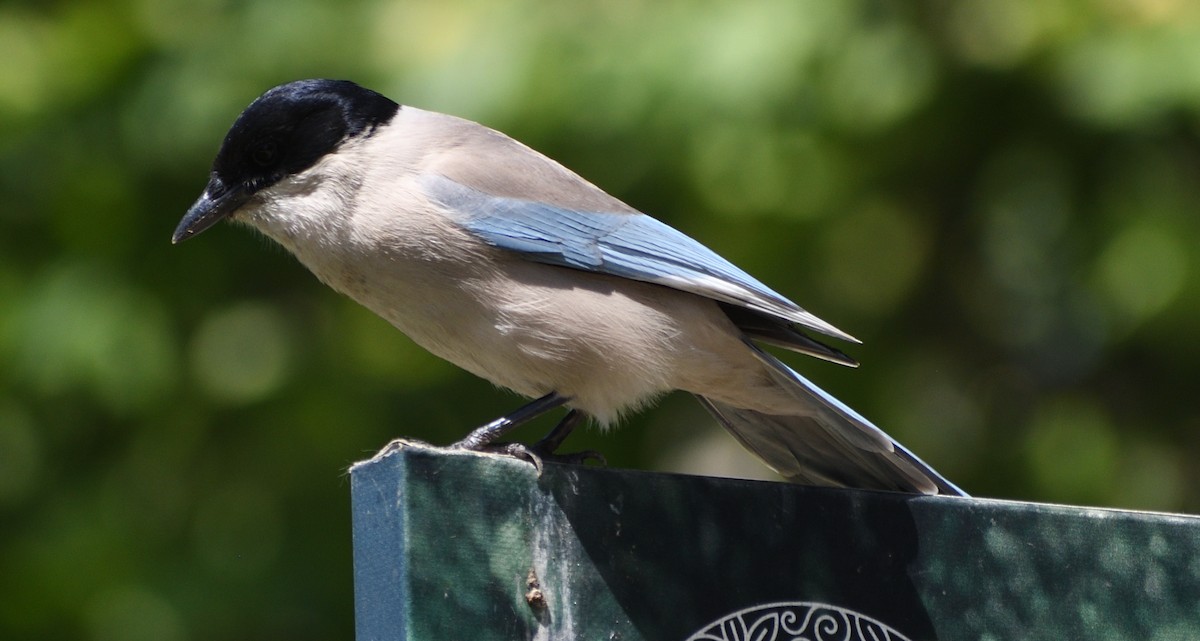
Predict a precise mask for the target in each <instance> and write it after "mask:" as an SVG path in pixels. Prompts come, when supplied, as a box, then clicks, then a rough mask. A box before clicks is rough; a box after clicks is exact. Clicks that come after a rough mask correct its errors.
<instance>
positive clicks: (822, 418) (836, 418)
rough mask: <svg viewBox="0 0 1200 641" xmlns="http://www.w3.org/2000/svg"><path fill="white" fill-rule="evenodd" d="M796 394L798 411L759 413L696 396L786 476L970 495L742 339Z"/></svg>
mask: <svg viewBox="0 0 1200 641" xmlns="http://www.w3.org/2000/svg"><path fill="white" fill-rule="evenodd" d="M747 345H749V347H750V349H752V350H754V352H755V355H756V356H758V358H759V360H761V361H762V362H763V364H764V365H766V366H767V367H768V368H769V370H770V371H771V375H772V377H773V378H775V380H776V382H777V383H779V385H780V386H781V387H782V388H783V389H786V390H788V391H789V392H791V393H792V394H793V395H794V396H795V397H796V400H797V410H798V411H797V413H796V414H795V415H785V416H780V415H773V414H764V413H762V412H757V411H754V410H748V409H742V408H738V407H733V406H731V405H728V404H725V403H722V402H719V401H715V400H713V399H710V398H705V397H703V396H697V397H696V398H698V399H699V400H700V403H701V405H703V406H704V407H705V409H707V410H708V411H709V412H710V413H712V415H713V416H715V417H716V418H717V420H718V421H720V423H721V424H722V425H724V426H725V428H726V429H728V430H729V431H730V433H732V434H733V435H734V437H735V438H737V439H738V441H739V442H740V443H741V444H742V445H743V446H745V447H746V449H748V450H750V451H751V452H753V453H754V454H756V455H757V456H758V457H759V458H761V459H763V460H764V461H765V462H766V463H767V464H768V465H770V466H771V467H772V468H774V469H775V470H776V471H777V472H779V473H780V474H781V475H783V476H784V477H785V478H787V479H788V480H791V481H795V482H799V483H811V484H816V485H834V486H846V487H857V488H871V489H882V490H898V491H905V492H920V493H923V494H949V495H953V496H967V493H966V492H964V491H963V490H962V489H961V488H959V487H958V486H957V485H955V484H953V483H951V482H950V481H949V480H947V479H946V478H945V477H943V476H942V475H941V474H938V473H937V471H935V470H934V469H933V468H932V467H930V466H929V465H928V464H926V463H925V462H924V461H922V460H921V459H920V458H918V457H917V456H916V455H915V454H913V453H912V452H911V451H909V450H908V449H907V448H905V447H904V446H903V445H901V444H900V443H897V442H896V441H895V440H894V439H892V438H891V437H890V436H888V435H887V434H886V433H884V432H883V430H881V429H879V428H878V427H876V426H875V425H874V424H872V423H871V422H870V421H868V420H867V419H865V418H863V417H862V416H861V415H859V414H858V412H855V411H854V410H852V409H850V408H849V407H847V406H846V405H845V404H843V403H842V402H841V401H839V400H837V399H836V398H834V397H833V396H831V395H830V394H829V393H827V392H825V391H824V390H822V389H821V388H819V387H817V386H816V385H814V384H813V383H811V382H810V381H809V380H808V379H806V378H804V377H803V376H801V375H800V374H798V373H796V372H795V371H793V370H792V369H791V368H789V367H788V366H787V365H784V364H783V363H782V362H780V361H779V359H777V358H775V357H774V356H771V355H770V354H767V353H766V352H764V351H762V350H761V349H759V348H758V347H757V346H756V345H754V344H753V343H750V342H749V341H747Z"/></svg>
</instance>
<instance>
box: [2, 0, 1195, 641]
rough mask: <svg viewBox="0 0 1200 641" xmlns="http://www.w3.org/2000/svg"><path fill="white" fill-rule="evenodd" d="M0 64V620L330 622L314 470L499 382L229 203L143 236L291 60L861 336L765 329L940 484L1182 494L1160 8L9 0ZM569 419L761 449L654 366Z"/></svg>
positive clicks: (1191, 415)
mask: <svg viewBox="0 0 1200 641" xmlns="http://www.w3.org/2000/svg"><path fill="white" fill-rule="evenodd" d="M0 60H4V61H5V64H4V65H0V595H2V596H3V597H4V598H0V637H4V638H10V637H11V638H25V639H38V638H45V639H52V638H54V639H57V638H83V639H98V640H106V641H107V640H114V641H115V640H124V639H141V638H155V639H196V638H220V639H237V638H289V639H309V638H311V639H317V638H330V637H333V638H345V637H348V636H349V635H350V633H351V632H350V631H351V629H352V628H351V612H352V610H351V586H350V578H351V577H350V551H349V520H348V497H347V494H348V487H347V484H346V483H345V480H344V478H343V473H344V470H345V468H346V466H347V465H348V464H349V463H350V462H352V461H354V460H356V459H359V458H362V457H364V456H366V455H368V454H370V453H371V452H373V451H374V450H375V449H376V448H377V447H379V446H381V445H382V444H383V443H385V442H386V441H387V440H388V439H389V438H392V437H394V436H399V435H406V436H412V437H417V438H423V439H428V440H432V441H435V442H446V441H450V440H452V439H454V438H457V437H458V436H460V435H461V434H463V433H464V432H465V431H466V430H467V429H468V428H469V427H471V426H474V425H476V424H478V423H480V422H482V421H484V420H486V419H490V418H492V417H494V416H496V415H498V414H500V413H502V412H504V411H506V410H508V409H511V408H512V407H514V406H515V405H516V403H517V402H518V399H516V398H515V397H513V396H512V395H510V394H507V393H504V392H500V391H496V390H493V389H492V388H491V387H490V386H489V385H488V384H486V383H484V382H481V381H477V380H474V379H472V378H471V377H469V376H468V375H466V374H463V373H461V372H458V371H457V370H455V369H454V368H453V367H451V366H448V365H446V364H444V363H441V362H440V361H438V360H437V359H435V358H433V357H431V356H429V355H427V354H425V353H424V352H422V351H420V350H419V349H418V348H416V347H415V346H413V345H412V344H411V343H410V342H408V341H407V339H405V338H404V337H403V336H401V335H400V334H398V333H397V332H395V331H393V330H392V329H391V328H390V327H388V326H387V325H386V324H385V323H384V322H383V321H380V320H379V319H377V318H374V317H373V316H371V315H370V314H369V313H368V312H366V311H365V310H361V309H359V308H357V307H356V306H355V305H353V304H352V303H350V302H348V301H346V300H343V299H341V298H339V297H338V296H337V295H336V294H333V293H332V292H329V291H328V290H326V289H325V288H324V287H322V286H321V285H320V284H319V283H317V282H316V280H315V279H313V278H312V277H311V276H309V275H308V274H307V273H305V272H304V270H303V269H302V268H301V267H299V266H298V265H297V264H296V263H295V262H294V261H293V260H292V259H291V258H289V257H288V256H286V254H284V253H283V252H282V251H281V250H278V249H277V248H274V247H272V246H271V245H269V244H268V243H267V242H265V241H264V240H262V239H261V238H258V237H255V236H254V235H252V234H250V233H248V232H246V231H245V230H238V229H234V228H232V227H231V226H223V227H220V228H218V229H216V230H214V231H212V232H210V233H211V235H207V234H206V235H205V237H204V238H203V239H202V240H197V241H192V242H189V243H187V244H185V245H183V246H180V247H171V246H170V245H169V243H168V238H169V235H170V232H171V230H172V228H173V226H174V224H175V223H176V221H177V220H178V218H179V216H180V215H182V213H183V211H184V210H185V209H186V207H187V206H188V205H189V204H190V202H191V199H192V198H194V197H195V196H196V195H197V194H198V191H199V189H200V188H201V187H202V186H203V184H204V182H205V176H206V172H207V167H208V163H209V162H210V161H211V156H212V154H213V153H214V152H215V150H216V148H217V146H218V144H219V142H220V140H221V137H222V136H223V135H224V133H225V130H226V128H227V127H228V125H229V124H230V123H231V122H232V120H233V118H234V117H235V116H236V115H237V113H238V112H239V111H240V109H241V108H242V107H244V106H245V104H246V103H248V102H249V101H250V100H251V99H253V98H254V97H255V96H257V95H258V94H259V93H261V92H262V91H263V90H265V89H267V88H268V87H270V86H273V85H275V84H278V83H280V82H285V81H288V80H293V79H296V78H301V77H315V76H332V77H346V78H351V79H354V80H357V81H359V82H361V83H363V84H366V85H369V86H372V87H374V88H377V89H379V90H381V91H383V92H385V93H387V94H389V95H391V96H392V97H394V98H396V99H398V100H400V101H401V102H405V103H408V104H413V105H417V106H420V107H424V108H429V109H435V110H441V111H448V112H451V113H455V114H458V115H462V116H465V117H470V118H474V119H477V120H480V121H482V122H484V123H486V124H489V125H492V126H494V127H497V128H499V129H502V130H504V131H507V132H508V133H511V134H513V135H514V136H516V137H517V138H519V139H522V140H524V141H525V142H527V143H529V144H531V145H532V146H533V147H535V148H537V149H539V150H541V151H544V152H546V153H547V154H549V155H551V156H552V157H555V158H557V159H559V160H561V161H562V162H564V164H566V165H567V166H569V167H572V168H574V169H576V170H577V171H579V172H580V173H582V174H583V175H584V176H585V177H587V178H588V179H590V180H592V181H593V182H596V183H597V184H599V185H601V186H602V187H604V188H606V189H607V190H609V191H611V192H613V193H614V194H616V195H617V196H619V197H621V198H623V199H625V200H627V201H628V202H630V203H631V204H633V205H635V206H637V207H639V208H640V209H642V210H644V211H646V212H648V213H651V214H653V215H656V216H658V217H660V218H662V219H664V220H666V221H667V222H669V223H671V224H673V225H675V226H677V227H679V228H680V229H682V230H684V231H686V232H687V233H689V234H691V235H693V236H694V237H696V238H698V239H700V240H701V241H703V242H705V243H707V244H709V245H710V246H712V247H713V248H714V249H716V250H718V251H719V252H721V253H722V254H724V255H726V256H727V257H729V258H730V259H731V260H733V261H734V262H736V263H738V264H740V265H742V266H744V267H745V268H747V269H748V270H749V271H751V272H753V273H755V274H756V275H758V276H759V277H760V278H762V279H763V280H764V281H765V282H767V283H769V284H771V285H772V286H774V287H775V288H777V289H779V290H780V291H782V292H784V293H786V294H788V295H791V296H793V297H794V298H795V299H796V300H798V301H799V302H800V303H801V304H802V305H804V306H805V307H807V308H808V309H811V310H812V311H814V312H815V313H817V314H818V315H820V316H822V317H824V318H826V319H827V320H830V321H831V322H833V323H835V324H837V325H838V326H840V327H842V328H844V329H846V330H847V331H850V332H851V333H853V334H855V335H857V336H859V337H860V338H862V339H864V340H865V341H866V344H865V345H863V346H861V347H856V348H855V349H853V350H851V351H853V352H854V355H855V356H856V357H858V358H859V359H860V360H861V361H862V362H863V366H862V368H860V369H859V370H854V371H851V370H844V369H838V368H834V367H831V366H827V365H824V364H821V363H813V362H804V361H803V359H792V360H791V362H794V363H796V364H797V366H799V367H801V368H802V370H803V371H804V372H805V373H806V374H807V375H809V376H810V377H811V378H813V379H814V380H816V381H819V382H820V383H821V384H822V385H825V386H827V387H828V388H829V389H830V390H831V391H834V392H835V393H836V394H838V395H839V396H840V397H842V398H843V399H844V400H846V401H847V402H848V403H849V404H851V405H853V406H855V407H856V408H858V409H859V410H861V411H862V412H863V413H864V414H866V415H867V416H870V417H872V418H873V419H875V420H876V421H877V422H878V423H879V424H880V425H882V426H884V427H885V428H886V429H888V430H889V431H891V432H892V433H893V434H895V435H896V436H897V437H898V438H900V439H901V440H903V441H905V442H906V443H908V444H909V445H910V446H912V447H913V448H914V449H915V450H917V451H918V452H920V453H921V454H922V455H923V456H925V457H926V458H927V459H928V460H929V461H930V462H931V463H933V464H934V465H935V466H936V467H938V468H939V469H941V470H943V471H944V472H946V473H947V474H949V475H951V476H952V477H953V478H954V479H955V480H956V481H958V482H960V483H961V484H962V485H963V486H964V487H966V488H968V489H969V490H971V491H974V492H976V493H978V494H982V495H990V496H1003V497H1011V498H1020V499H1027V500H1053V501H1066V502H1084V503H1091V504H1098V505H1110V506H1119V507H1132V508H1149V509H1161V510H1185V511H1196V510H1198V509H1200V491H1197V490H1196V489H1195V488H1196V487H1198V486H1197V484H1196V480H1197V477H1198V476H1200V474H1198V468H1197V467H1196V466H1195V465H1194V464H1192V463H1191V461H1193V460H1194V459H1196V458H1197V452H1198V450H1200V436H1198V434H1200V429H1198V428H1200V414H1198V413H1197V411H1196V410H1195V409H1194V407H1193V406H1192V404H1191V402H1190V401H1191V398H1192V396H1194V393H1195V392H1194V387H1195V383H1194V373H1195V370H1196V365H1197V363H1198V362H1200V342H1198V341H1196V340H1193V338H1192V334H1193V333H1194V332H1195V328H1196V327H1197V326H1200V264H1198V258H1197V256H1198V253H1197V251H1196V247H1197V246H1200V222H1198V220H1200V219H1198V218H1197V216H1196V213H1195V212H1196V211H1197V210H1198V207H1200V188H1198V187H1197V184H1200V183H1198V182H1197V178H1196V177H1197V175H1198V171H1200V146H1198V144H1197V143H1198V136H1197V129H1198V124H1200V121H1198V116H1200V9H1197V7H1196V6H1195V5H1194V4H1192V3H1187V2H1180V1H1178V0H1111V1H1108V2H1101V3H1091V4H1079V3H1073V2H1067V1H1065V0H1063V1H1057V2H1037V1H1035V0H1024V1H1016V0H1014V1H1012V2H992V3H984V2H975V3H959V2H947V1H945V0H936V1H935V0H931V1H928V2H918V3H900V2H875V1H868V0H860V1H846V2H837V3H829V2H821V1H819V0H805V1H799V0H752V1H749V2H740V3H724V4H721V3H718V4H711V3H709V4H704V3H692V2H683V1H666V2H638V1H636V0H621V1H619V2H590V3H588V2H585V3H567V4H562V3H558V4H555V3H541V2H534V1H533V0H525V1H517V2H509V3H497V2H486V1H483V0H461V1H458V2H445V1H441V0H437V1H435V0H419V1H413V2H393V1H386V2H385V1H381V0H355V1H352V2H332V1H330V0H301V1H299V2H294V1H292V2H283V1H282V0H257V1H254V2H240V3H239V2H228V1H226V0H202V1H199V2H179V1H177V0H98V1H96V2H78V1H75V2H71V1H66V2H51V3H33V2H9V3H6V4H3V5H0ZM540 427H541V426H539V428H540ZM537 429H538V428H535V429H530V430H529V431H528V432H527V433H526V437H529V438H532V437H534V436H535V435H536V432H537ZM577 445H578V446H580V447H596V448H599V449H602V450H603V451H605V453H606V454H607V455H608V456H609V460H610V461H612V462H613V463H614V464H617V465H629V466H638V467H647V468H655V469H676V470H690V471H700V472H707V473H733V474H763V473H764V471H763V470H762V468H761V467H758V466H756V465H755V464H753V463H749V464H747V460H746V458H745V457H744V455H742V454H741V453H740V452H739V451H738V450H737V449H736V445H735V444H734V443H733V441H732V439H728V438H724V437H723V435H721V434H719V432H717V431H715V428H714V427H713V426H712V425H711V421H710V420H709V419H708V418H707V417H705V416H703V415H702V413H700V412H698V411H697V410H696V408H695V407H694V406H693V405H692V404H691V403H689V402H687V399H682V398H670V399H667V400H666V401H665V402H664V403H663V404H662V405H661V406H660V407H659V408H658V409H655V410H651V411H649V412H646V413H644V414H643V415H640V416H637V417H633V418H631V419H630V420H629V421H628V425H627V426H625V427H624V428H623V429H622V430H620V431H618V432H616V433H615V434H611V435H600V434H597V433H596V432H594V431H593V432H592V433H589V434H584V435H581V436H580V437H579V442H578V443H577ZM681 452H686V453H687V455H686V456H684V455H681V454H680V453H681Z"/></svg>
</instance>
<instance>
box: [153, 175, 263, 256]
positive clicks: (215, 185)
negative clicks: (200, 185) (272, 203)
mask: <svg viewBox="0 0 1200 641" xmlns="http://www.w3.org/2000/svg"><path fill="white" fill-rule="evenodd" d="M252 195H253V194H252V193H251V192H250V191H249V190H247V189H246V188H245V187H243V186H241V185H234V186H232V187H230V186H228V185H226V184H225V183H223V182H221V179H220V178H218V177H217V176H216V174H213V176H212V178H210V179H209V181H208V186H206V187H205V188H204V193H202V194H200V197H199V198H197V199H196V202H195V203H193V204H192V206H191V208H190V209H188V210H187V213H186V214H184V215H183V220H181V221H179V226H178V227H176V228H175V233H174V234H172V235H171V244H176V243H180V242H182V241H185V240H187V239H189V238H191V237H192V236H195V235H196V234H199V233H200V232H202V231H204V230H205V229H208V228H209V227H212V226H213V225H215V224H216V223H217V221H219V220H221V219H222V218H227V217H228V216H229V215H230V214H232V213H233V212H235V211H237V209H238V207H241V206H242V205H244V204H246V201H247V200H250V196H252Z"/></svg>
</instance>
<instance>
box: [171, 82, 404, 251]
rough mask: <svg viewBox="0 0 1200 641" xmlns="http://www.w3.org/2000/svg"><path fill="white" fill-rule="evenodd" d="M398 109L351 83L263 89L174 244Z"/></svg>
mask: <svg viewBox="0 0 1200 641" xmlns="http://www.w3.org/2000/svg"><path fill="white" fill-rule="evenodd" d="M399 108H400V107H399V105H397V104H396V103H395V102H392V101H391V100H389V99H387V98H386V97H384V96H382V95H380V94H378V93H376V92H374V91H371V90H370V89H364V88H363V87H360V86H358V85H356V84H354V83H353V82H350V81H348V80H298V81H296V82H290V83H288V84H286V85H280V86H278V87H275V88H274V89H271V90H270V91H268V92H266V93H264V94H263V95H262V96H259V97H258V99H257V100H255V101H254V102H252V103H250V106H249V107H246V110H245V111H243V112H242V114H241V115H240V116H238V118H237V121H235V122H234V123H233V127H231V128H230V129H229V133H228V134H226V135H225V141H224V142H223V143H221V150H220V151H219V152H217V158H216V160H214V161H213V166H212V174H211V176H210V178H209V181H208V186H207V187H205V188H204V193H203V194H201V195H200V198H199V199H197V200H196V202H195V204H193V205H192V207H191V209H189V210H188V212H187V214H186V215H184V217H183V220H182V221H180V223H179V226H178V227H177V228H176V229H175V234H174V235H173V236H172V237H171V242H174V243H178V242H180V241H182V240H186V239H188V238H191V237H192V236H195V235H196V234H199V233H200V232H202V231H204V230H205V229H207V228H209V227H211V226H212V225H213V224H214V223H216V222H217V221H218V220H220V219H222V218H225V217H227V216H229V215H230V214H232V213H233V212H235V211H237V209H238V208H239V207H241V206H242V205H244V204H245V203H246V201H248V200H249V199H250V198H251V197H253V196H254V194H256V193H258V192H259V191H261V190H263V189H265V188H267V187H270V186H271V185H274V184H275V183H277V182H279V181H280V180H282V179H283V178H285V177H287V176H292V175H295V174H297V173H299V172H301V171H304V170H305V169H308V168H309V167H312V166H313V165H314V164H316V162H317V161H318V160H320V159H321V157H323V156H325V155H326V154H329V153H331V152H333V151H336V150H337V149H338V147H340V146H341V145H342V143H343V142H345V141H346V140H348V139H351V138H354V137H357V136H364V135H370V134H371V133H372V132H373V131H374V130H375V128H376V127H378V126H380V125H383V124H386V123H387V122H388V121H390V120H391V119H392V117H393V116H395V115H396V111H397V110H398V109H399Z"/></svg>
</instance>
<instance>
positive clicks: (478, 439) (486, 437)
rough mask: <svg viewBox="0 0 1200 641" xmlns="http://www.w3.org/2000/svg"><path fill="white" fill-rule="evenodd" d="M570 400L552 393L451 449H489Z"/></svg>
mask: <svg viewBox="0 0 1200 641" xmlns="http://www.w3.org/2000/svg"><path fill="white" fill-rule="evenodd" d="M569 400H571V399H570V398H569V397H566V396H562V395H560V394H559V393H558V392H550V393H549V394H547V395H545V396H543V397H541V398H539V399H537V400H534V401H531V402H529V403H526V404H525V405H522V406H521V407H518V408H517V409H516V410H514V411H512V412H510V413H508V414H505V415H504V416H501V417H500V418H498V419H496V420H494V421H492V422H490V423H487V424H485V425H481V426H479V427H477V428H475V429H474V430H472V431H471V433H470V434H467V436H466V437H465V438H463V439H462V440H461V441H459V442H457V443H455V444H453V445H451V446H450V447H451V448H452V449H456V450H473V451H477V452H478V451H481V450H484V449H487V447H488V446H489V445H491V444H492V443H493V442H495V440H496V439H498V438H500V437H501V436H504V435H505V434H507V433H509V432H510V431H512V430H513V429H514V428H516V427H518V426H520V425H524V424H525V423H528V422H529V421H532V420H533V419H535V418H537V417H539V416H541V415H542V414H545V413H546V412H549V411H550V410H552V409H554V408H556V407H559V406H561V405H563V404H564V403H566V402H567V401H569Z"/></svg>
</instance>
